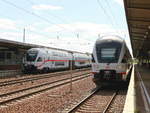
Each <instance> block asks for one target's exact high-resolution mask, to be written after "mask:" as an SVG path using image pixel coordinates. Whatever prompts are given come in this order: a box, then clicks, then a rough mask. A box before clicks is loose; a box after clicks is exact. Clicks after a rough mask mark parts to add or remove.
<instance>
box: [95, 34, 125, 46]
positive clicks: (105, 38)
mask: <svg viewBox="0 0 150 113" xmlns="http://www.w3.org/2000/svg"><path fill="white" fill-rule="evenodd" d="M110 41H113V42H119V43H124V42H125V41H124V39H123V38H121V37H119V36H113V35H112V36H103V37H100V38H98V39H97V40H96V44H100V43H103V42H110Z"/></svg>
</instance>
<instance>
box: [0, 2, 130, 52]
mask: <svg viewBox="0 0 150 113" xmlns="http://www.w3.org/2000/svg"><path fill="white" fill-rule="evenodd" d="M0 5H1V10H0V38H2V39H8V40H14V41H19V42H23V31H24V29H25V43H31V44H38V45H44V46H49V47H55V48H61V49H67V50H73V51H79V52H90V53H91V52H92V50H93V45H94V43H95V41H96V40H97V39H98V38H99V37H100V36H104V35H118V36H120V37H122V38H124V39H125V40H126V42H127V45H128V47H129V48H130V51H131V45H130V39H129V34H128V29H127V24H126V17H125V11H124V5H123V0H0Z"/></svg>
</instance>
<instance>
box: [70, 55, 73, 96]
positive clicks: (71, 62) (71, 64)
mask: <svg viewBox="0 0 150 113" xmlns="http://www.w3.org/2000/svg"><path fill="white" fill-rule="evenodd" d="M70 53H71V60H70V93H71V92H72V70H73V53H72V52H70Z"/></svg>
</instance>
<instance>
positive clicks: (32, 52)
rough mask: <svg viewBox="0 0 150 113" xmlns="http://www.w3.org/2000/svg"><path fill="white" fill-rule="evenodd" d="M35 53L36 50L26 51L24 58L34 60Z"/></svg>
mask: <svg viewBox="0 0 150 113" xmlns="http://www.w3.org/2000/svg"><path fill="white" fill-rule="evenodd" d="M37 54H38V52H37V51H28V52H27V54H26V60H27V61H35V60H36V57H37Z"/></svg>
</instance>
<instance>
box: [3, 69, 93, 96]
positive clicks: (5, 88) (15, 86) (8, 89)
mask: <svg viewBox="0 0 150 113" xmlns="http://www.w3.org/2000/svg"><path fill="white" fill-rule="evenodd" d="M86 72H90V71H89V70H88V71H85V72H82V71H81V72H76V73H73V76H76V75H80V74H82V73H86ZM68 77H70V74H65V75H62V76H54V77H50V78H44V79H39V80H35V81H29V82H25V83H18V84H13V85H8V86H3V87H0V94H4V93H8V92H12V91H16V90H18V89H24V88H29V87H32V86H36V85H38V84H43V83H48V82H52V81H56V80H60V79H64V78H68Z"/></svg>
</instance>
